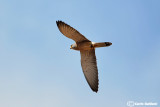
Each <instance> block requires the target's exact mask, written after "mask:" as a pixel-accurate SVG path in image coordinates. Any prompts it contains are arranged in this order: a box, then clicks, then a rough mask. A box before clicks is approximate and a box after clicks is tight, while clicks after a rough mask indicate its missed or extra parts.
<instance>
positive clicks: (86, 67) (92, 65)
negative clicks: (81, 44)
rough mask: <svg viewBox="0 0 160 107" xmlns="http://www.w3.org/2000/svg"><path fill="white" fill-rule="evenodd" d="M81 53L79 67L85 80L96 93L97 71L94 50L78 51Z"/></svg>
mask: <svg viewBox="0 0 160 107" xmlns="http://www.w3.org/2000/svg"><path fill="white" fill-rule="evenodd" d="M80 53H81V66H82V69H83V73H84V75H85V78H86V80H87V82H88V84H89V86H90V87H91V89H92V90H93V91H95V92H97V91H98V69H97V61H96V56H95V50H94V49H91V50H80Z"/></svg>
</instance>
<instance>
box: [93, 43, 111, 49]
mask: <svg viewBox="0 0 160 107" xmlns="http://www.w3.org/2000/svg"><path fill="white" fill-rule="evenodd" d="M110 45H112V43H111V42H99V43H93V46H94V47H95V48H99V47H108V46H110Z"/></svg>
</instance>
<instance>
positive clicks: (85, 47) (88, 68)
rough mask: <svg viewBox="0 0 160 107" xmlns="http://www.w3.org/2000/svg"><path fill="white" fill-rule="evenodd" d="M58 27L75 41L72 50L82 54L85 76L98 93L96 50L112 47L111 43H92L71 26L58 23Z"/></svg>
mask: <svg viewBox="0 0 160 107" xmlns="http://www.w3.org/2000/svg"><path fill="white" fill-rule="evenodd" d="M56 23H57V26H58V28H59V30H60V32H61V33H62V34H63V35H65V36H66V37H68V38H70V39H73V40H74V41H75V43H74V44H72V45H71V48H70V49H74V50H77V51H80V53H81V66H82V69H83V73H84V76H85V78H86V80H87V82H88V84H89V86H90V87H91V89H92V90H93V91H95V92H97V91H98V84H99V83H98V68H97V61H96V55H95V48H98V47H106V46H110V45H112V43H111V42H99V43H96V42H92V41H90V40H88V39H87V38H86V37H84V36H83V35H82V34H80V33H79V32H78V31H77V30H75V29H74V28H72V27H71V26H69V25H68V24H66V23H64V22H62V21H57V22H56Z"/></svg>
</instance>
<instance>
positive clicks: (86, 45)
mask: <svg viewBox="0 0 160 107" xmlns="http://www.w3.org/2000/svg"><path fill="white" fill-rule="evenodd" d="M78 48H79V50H90V49H92V48H93V45H92V42H82V43H78Z"/></svg>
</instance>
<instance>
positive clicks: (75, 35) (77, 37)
mask: <svg viewBox="0 0 160 107" xmlns="http://www.w3.org/2000/svg"><path fill="white" fill-rule="evenodd" d="M56 23H57V26H58V28H59V30H60V32H61V33H62V34H63V35H65V36H66V37H68V38H70V39H73V40H74V41H75V42H82V41H89V40H88V39H87V38H86V37H84V36H83V35H82V34H81V33H79V32H78V31H77V30H76V29H74V28H73V27H71V26H70V25H68V24H66V23H64V22H62V21H56Z"/></svg>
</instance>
